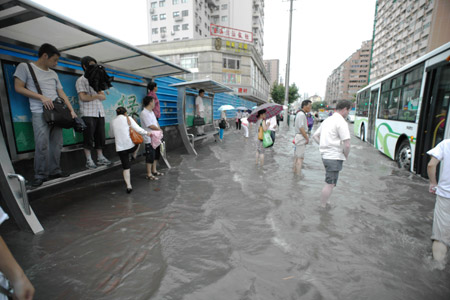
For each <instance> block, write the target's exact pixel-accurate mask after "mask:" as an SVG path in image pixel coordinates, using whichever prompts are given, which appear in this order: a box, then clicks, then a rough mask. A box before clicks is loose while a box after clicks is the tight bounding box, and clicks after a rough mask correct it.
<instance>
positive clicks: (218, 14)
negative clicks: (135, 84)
mask: <svg viewBox="0 0 450 300" xmlns="http://www.w3.org/2000/svg"><path fill="white" fill-rule="evenodd" d="M147 8H148V12H149V14H148V18H147V20H148V28H149V30H148V32H149V33H148V42H149V43H161V42H170V41H178V40H186V39H199V38H208V37H210V36H211V35H214V34H211V32H213V31H212V28H211V24H216V25H219V26H223V27H227V28H229V29H231V28H234V29H237V30H243V31H247V32H251V33H252V35H251V36H252V37H251V39H250V40H248V41H247V42H252V43H253V46H254V47H255V49H256V51H257V52H258V53H259V55H260V56H262V55H263V46H264V39H263V38H264V0H147Z"/></svg>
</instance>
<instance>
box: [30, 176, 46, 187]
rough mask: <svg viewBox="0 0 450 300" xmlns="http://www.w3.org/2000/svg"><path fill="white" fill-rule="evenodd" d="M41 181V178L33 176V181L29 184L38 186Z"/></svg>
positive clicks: (42, 181) (42, 180)
mask: <svg viewBox="0 0 450 300" xmlns="http://www.w3.org/2000/svg"><path fill="white" fill-rule="evenodd" d="M43 183H44V179H43V178H34V179H33V181H32V182H31V186H32V187H38V186H41V185H42V184H43Z"/></svg>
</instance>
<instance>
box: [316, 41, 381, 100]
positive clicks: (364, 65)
mask: <svg viewBox="0 0 450 300" xmlns="http://www.w3.org/2000/svg"><path fill="white" fill-rule="evenodd" d="M371 47H372V41H370V40H369V41H364V42H363V43H362V45H361V48H360V49H358V50H357V51H356V52H354V53H353V54H352V55H351V56H350V57H349V58H347V59H346V60H345V61H344V62H343V63H342V64H341V65H340V66H339V67H337V68H336V69H335V70H333V72H332V73H331V75H330V76H328V78H327V86H326V90H325V99H324V101H325V102H327V103H328V104H331V105H333V104H334V103H336V102H337V101H339V100H351V101H353V100H354V99H355V95H356V92H357V91H358V90H360V89H361V88H362V87H364V86H366V85H367V84H368V79H369V60H370V50H371Z"/></svg>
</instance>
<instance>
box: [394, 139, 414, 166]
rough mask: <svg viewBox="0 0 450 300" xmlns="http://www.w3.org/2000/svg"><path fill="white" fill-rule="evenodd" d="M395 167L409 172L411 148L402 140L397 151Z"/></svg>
mask: <svg viewBox="0 0 450 300" xmlns="http://www.w3.org/2000/svg"><path fill="white" fill-rule="evenodd" d="M397 165H398V167H399V168H400V169H406V170H410V168H411V146H410V145H409V142H408V141H407V140H404V141H403V142H402V143H401V144H400V147H399V148H398V151H397Z"/></svg>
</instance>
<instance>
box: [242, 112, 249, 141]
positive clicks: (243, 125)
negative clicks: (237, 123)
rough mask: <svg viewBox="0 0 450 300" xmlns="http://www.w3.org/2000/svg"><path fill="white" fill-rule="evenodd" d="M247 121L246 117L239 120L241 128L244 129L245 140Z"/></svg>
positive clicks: (246, 136)
mask: <svg viewBox="0 0 450 300" xmlns="http://www.w3.org/2000/svg"><path fill="white" fill-rule="evenodd" d="M248 123H249V122H248V120H247V115H246V116H245V117H243V118H241V124H242V128H243V129H244V137H245V138H246V139H247V138H248V125H249V124H248Z"/></svg>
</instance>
